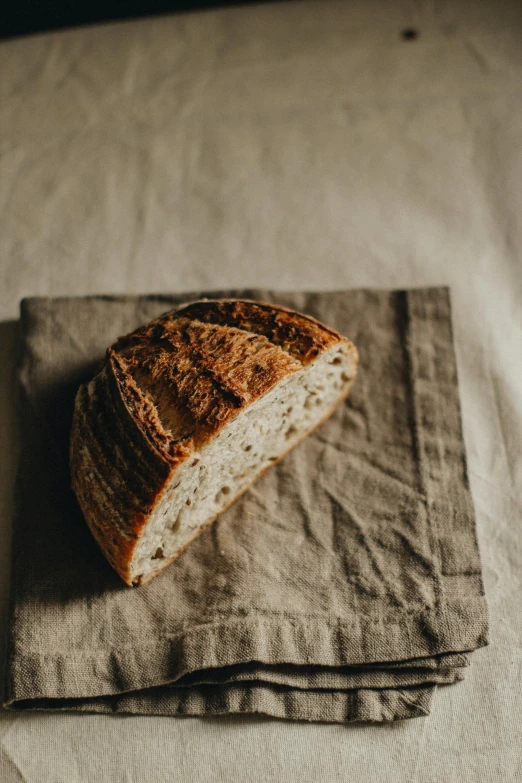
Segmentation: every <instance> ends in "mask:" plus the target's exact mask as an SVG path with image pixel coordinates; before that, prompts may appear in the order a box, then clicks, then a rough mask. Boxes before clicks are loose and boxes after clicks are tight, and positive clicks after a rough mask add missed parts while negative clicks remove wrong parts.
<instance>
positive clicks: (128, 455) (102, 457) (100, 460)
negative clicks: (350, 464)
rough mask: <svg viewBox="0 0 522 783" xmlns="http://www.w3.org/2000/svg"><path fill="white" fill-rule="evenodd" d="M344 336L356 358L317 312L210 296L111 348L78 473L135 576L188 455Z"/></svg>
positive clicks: (96, 525) (79, 438) (77, 460)
mask: <svg viewBox="0 0 522 783" xmlns="http://www.w3.org/2000/svg"><path fill="white" fill-rule="evenodd" d="M340 342H343V343H344V344H345V345H346V346H347V348H348V349H349V351H350V352H351V353H352V356H353V358H354V361H355V362H357V352H356V349H355V347H354V346H353V345H352V344H351V343H350V342H349V341H348V340H347V339H346V338H345V337H343V336H342V335H340V334H339V333H338V332H336V331H335V330H333V329H331V328H330V327H327V326H325V325H324V324H321V323H320V322H319V321H316V320H315V319H313V318H311V317H310V316H307V315H302V314H300V313H296V312H294V311H292V310H290V309H287V308H284V307H280V306H276V305H270V304H264V303H260V302H251V301H248V300H201V301H198V302H192V303H190V304H188V305H185V306H183V307H182V308H180V309H178V310H175V311H170V312H168V313H165V314H164V315H162V316H161V317H160V318H158V319H156V320H154V321H151V322H150V323H148V324H146V325H145V326H142V327H141V328H139V329H137V330H136V331H134V332H132V333H131V334H130V335H127V336H125V337H122V338H120V339H119V340H117V341H116V343H115V344H114V345H113V346H112V347H111V348H109V349H108V350H107V354H106V358H105V362H104V364H103V366H102V368H101V369H100V371H99V372H98V373H97V374H96V376H95V377H94V378H93V380H92V381H91V382H90V383H88V384H84V385H82V386H81V387H80V389H79V391H78V394H77V397H76V402H75V409H74V416H73V424H72V429H71V439H70V468H71V481H72V487H73V490H74V492H75V493H76V496H77V498H78V501H79V504H80V507H81V509H82V511H83V514H84V516H85V519H86V521H87V524H88V525H89V527H90V529H91V531H92V533H93V535H94V537H95V539H96V540H97V542H98V544H99V546H100V547H101V549H102V551H103V552H104V554H105V556H106V557H107V559H108V560H109V562H110V563H111V565H112V566H113V567H114V568H115V569H116V571H117V572H118V573H119V574H120V576H121V577H122V579H123V580H124V581H125V582H126V583H127V584H129V585H130V584H132V577H131V575H130V562H131V560H132V555H133V551H134V547H135V546H136V541H137V539H138V537H139V535H140V532H141V530H142V528H143V526H144V524H145V522H146V520H147V518H148V517H149V515H150V514H151V513H152V511H153V510H154V508H155V507H156V505H157V503H158V501H159V499H160V497H161V495H162V493H163V491H164V489H165V488H166V487H167V486H168V485H169V484H170V483H171V481H172V480H173V475H174V473H175V471H176V470H177V469H178V468H179V466H180V465H181V464H182V463H183V462H184V461H185V460H186V459H188V458H189V457H190V456H191V454H193V453H194V451H196V450H198V449H200V448H201V447H202V446H204V445H205V444H206V443H207V442H208V441H210V440H211V439H212V438H214V437H215V436H216V435H217V433H218V432H219V431H220V430H221V429H222V427H224V426H225V425H226V424H227V422H228V421H230V420H231V419H232V418H233V417H235V416H236V415H237V414H238V413H240V412H241V411H243V410H244V409H246V408H248V407H249V406H250V405H252V404H253V403H254V402H255V401H256V400H257V399H259V398H260V397H262V396H263V395H264V394H266V393H267V392H268V391H270V389H272V388H273V387H274V386H275V385H277V384H278V383H280V382H281V381H282V380H283V379H284V378H286V377H287V376H288V375H290V374H292V373H294V372H297V371H298V370H300V369H301V368H302V367H303V366H307V365H308V364H310V363H311V362H313V361H314V360H315V359H316V358H317V357H318V356H319V355H320V354H322V353H323V352H324V351H327V350H329V349H330V348H332V347H333V346H334V345H336V344H338V343H340ZM328 415H329V414H328ZM325 418H327V416H326V417H325ZM303 437H304V436H303ZM281 456H282V455H281ZM233 500H235V498H233ZM209 524H210V523H209ZM200 532H201V531H198V533H197V534H199V533H200ZM195 537H196V536H195ZM183 549H185V547H183ZM183 549H182V550H180V551H179V552H177V553H176V555H175V556H174V557H172V558H170V559H168V560H166V562H165V563H162V566H163V565H168V563H170V562H171V561H172V560H173V559H175V557H177V556H178V555H179V554H181V551H183Z"/></svg>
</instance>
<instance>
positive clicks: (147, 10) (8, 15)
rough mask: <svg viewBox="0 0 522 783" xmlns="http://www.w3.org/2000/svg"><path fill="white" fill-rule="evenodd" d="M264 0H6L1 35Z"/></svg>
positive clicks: (0, 28) (1, 17)
mask: <svg viewBox="0 0 522 783" xmlns="http://www.w3.org/2000/svg"><path fill="white" fill-rule="evenodd" d="M262 1H263V0H250V2H245V0H226V1H225V0H213V1H212V0H142V1H141V2H139V1H138V0H104V2H101V0H8V1H7V3H6V4H5V6H4V9H3V11H2V12H1V14H0V20H1V21H0V37H2V38H11V37H13V36H19V35H27V34H28V33H38V32H43V31H47V30H58V29H60V28H63V27H75V26H77V25H83V24H95V23H97V22H105V21H107V22H108V21H112V20H116V19H129V18H130V19H133V18H137V17H140V16H153V15H156V14H165V13H176V12H182V11H200V10H203V9H205V8H214V7H219V6H237V5H254V4H259V3H260V2H262ZM272 1H273V0H272Z"/></svg>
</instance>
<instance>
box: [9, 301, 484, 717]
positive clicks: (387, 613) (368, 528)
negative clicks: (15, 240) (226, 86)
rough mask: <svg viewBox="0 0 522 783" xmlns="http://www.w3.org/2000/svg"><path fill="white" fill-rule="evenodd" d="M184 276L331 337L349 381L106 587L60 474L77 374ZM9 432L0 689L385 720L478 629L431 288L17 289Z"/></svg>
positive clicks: (445, 362)
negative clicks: (38, 294) (13, 413)
mask: <svg viewBox="0 0 522 783" xmlns="http://www.w3.org/2000/svg"><path fill="white" fill-rule="evenodd" d="M199 296H209V297H216V296H218V297H220V296H231V297H243V298H249V299H258V300H262V301H267V302H277V303H279V304H283V305H286V306H289V307H292V308H294V309H296V310H300V311H303V312H306V313H309V314H311V315H313V316H315V317H316V318H318V319H319V320H322V321H324V322H326V323H328V324H329V325H331V326H333V327H334V328H335V329H337V330H339V331H340V332H341V333H343V334H345V335H346V336H348V337H349V338H350V339H351V340H353V342H354V343H355V344H356V345H357V347H358V349H359V353H360V370H359V374H358V378H357V380H356V383H355V385H354V387H353V390H352V393H351V396H350V399H349V400H348V401H347V402H346V403H345V404H343V405H342V406H341V407H340V408H339V409H338V410H337V411H336V412H335V413H334V415H333V416H332V417H331V418H330V419H329V420H328V421H327V422H326V423H324V424H323V425H322V426H321V427H320V428H319V429H318V430H317V431H316V432H315V433H313V434H312V435H311V436H309V437H308V438H307V439H306V440H305V441H304V442H303V443H301V444H300V445H299V446H298V447H296V448H295V449H294V450H293V451H292V452H290V453H289V454H288V455H287V456H286V457H285V458H284V460H282V462H281V463H280V464H278V465H276V466H275V467H274V468H272V469H271V470H270V471H268V473H266V474H265V475H264V476H263V477H262V478H261V479H260V480H259V481H258V482H256V484H255V485H254V486H253V487H252V488H251V489H250V490H249V491H248V492H247V493H246V494H245V495H243V496H242V497H241V498H240V499H239V500H238V501H237V502H236V503H234V504H233V505H232V507H231V508H230V509H229V510H228V511H226V512H225V513H224V514H223V515H222V516H221V517H220V518H219V519H218V520H217V521H216V523H215V524H214V525H212V526H211V527H210V528H209V530H208V531H206V532H205V533H204V534H203V535H202V536H201V537H200V538H199V539H198V540H196V541H195V542H193V543H192V544H191V545H190V547H188V549H187V550H186V551H185V552H184V554H183V555H182V556H181V557H180V558H179V559H178V560H177V561H175V562H174V563H173V564H172V565H171V566H169V567H168V568H167V569H165V571H164V572H162V573H161V574H160V575H159V576H158V577H157V578H156V579H154V580H153V581H152V582H151V583H150V584H147V585H144V586H141V587H139V588H137V589H129V588H128V587H126V586H125V585H124V584H123V583H122V582H121V580H120V579H119V577H118V576H117V575H116V574H115V573H114V572H113V570H112V569H111V567H110V566H109V565H108V563H107V562H106V561H105V559H104V558H103V556H102V555H101V553H100V552H99V550H98V548H97V546H96V544H95V542H94V540H93V539H92V537H91V535H90V533H89V531H88V529H87V527H86V525H85V523H84V521H83V519H82V517H81V513H80V511H79V508H78V506H77V504H76V500H75V498H74V495H73V493H72V491H71V489H70V485H69V473H68V462H67V450H68V435H69V427H70V422H71V417H72V408H73V401H74V396H75V393H76V390H77V387H78V385H79V383H80V382H81V381H83V380H85V379H88V378H89V377H91V376H92V375H93V373H94V371H95V369H96V367H97V365H98V364H99V362H100V360H101V358H102V357H103V355H104V352H105V349H106V347H107V346H108V345H109V344H111V343H112V342H113V341H114V340H115V339H116V338H117V337H118V336H120V335H123V334H125V333H126V332H129V331H131V330H133V329H134V328H136V327H137V326H138V325H140V324H142V323H145V322H146V321H148V320H150V319H152V318H154V317H156V316H158V315H159V314H160V313H162V312H164V311H166V310H168V309H170V308H171V307H174V306H175V305H176V304H179V303H181V302H183V301H187V300H190V299H195V298H198V297H199ZM21 312H22V328H23V357H22V364H21V381H22V387H23V390H24V395H23V396H24V400H25V403H24V406H23V411H24V416H23V443H22V456H21V460H20V470H19V482H18V499H17V514H16V518H15V522H14V530H13V565H12V589H11V610H10V624H9V639H8V659H7V669H6V706H8V707H9V708H11V709H17V710H24V709H67V710H88V711H95V712H128V713H140V714H163V715H177V714H187V715H188V714H190V715H208V714H224V713H236V712H244V713H253V712H259V713H264V714H268V715H272V716H277V717H280V718H288V719H302V720H323V721H332V722H345V721H353V720H372V721H385V720H386V721H388V720H396V719H401V718H409V717H415V716H418V715H426V714H428V713H429V709H430V703H431V699H432V696H433V693H434V690H435V688H436V686H437V684H444V683H451V682H455V681H456V680H459V679H462V676H463V671H464V668H465V667H466V666H467V665H468V664H469V658H470V656H469V653H470V652H471V651H472V650H474V649H475V648H477V647H480V646H482V645H485V644H487V609H486V603H485V599H484V593H483V586H482V577H481V569H480V560H479V553H478V548H477V541H476V534H475V521H474V513H473V506H472V501H471V496H470V491H469V484H468V479H467V473H466V460H465V452H464V445H463V439H462V431H461V423H460V412H459V399H458V388H457V374H456V363H455V355H454V350H453V342H452V331H451V314H450V299H449V292H448V290H447V289H445V288H433V289H420V290H410V291H391V292H389V291H373V290H353V291H344V292H334V293H331V292H330V293H281V292H272V291H266V290H242V291H220V292H215V291H214V292H210V293H206V294H201V293H198V294H192V293H191V294H183V295H181V296H135V297H111V296H109V297H102V296H98V297H83V298H58V299H52V298H33V299H26V300H24V301H23V302H22V307H21Z"/></svg>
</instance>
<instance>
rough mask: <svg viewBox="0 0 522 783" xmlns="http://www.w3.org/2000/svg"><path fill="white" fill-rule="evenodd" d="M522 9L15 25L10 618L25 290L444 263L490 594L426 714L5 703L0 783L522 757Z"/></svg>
mask: <svg viewBox="0 0 522 783" xmlns="http://www.w3.org/2000/svg"><path fill="white" fill-rule="evenodd" d="M521 15H522V14H521V10H520V6H519V4H518V3H517V2H516V1H515V0H514V1H513V2H505V3H503V2H493V0H491V1H490V2H484V3H482V4H476V3H472V2H471V0H466V1H465V2H461V3H458V4H444V5H442V4H439V3H435V2H429V3H425V4H422V5H420V4H415V3H409V2H406V0H404V1H403V2H400V1H399V0H397V1H396V2H394V3H391V4H390V3H381V2H378V0H373V1H371V2H363V1H362V0H354V1H353V2H334V1H333V0H332V2H330V1H329V0H323V2H307V1H305V0H304V1H303V2H300V1H299V0H297V1H296V2H293V3H288V4H286V3H282V4H276V5H273V6H270V5H267V6H262V7H252V8H236V9H230V10H221V11H213V12H208V13H201V14H194V15H187V16H179V17H172V18H163V19H152V20H146V21H139V22H132V23H124V24H117V25H109V26H103V27H93V28H90V29H83V30H76V31H70V32H60V33H56V34H46V35H42V36H37V37H34V38H27V39H23V40H18V41H9V42H4V43H2V44H1V45H0V74H1V77H0V107H1V108H0V112H1V114H0V132H1V135H2V139H1V144H2V147H1V151H2V155H1V158H0V162H1V166H2V169H1V174H0V186H1V191H0V194H1V196H0V197H1V205H2V206H1V209H2V226H1V230H2V257H1V274H2V279H1V283H2V284H1V286H0V318H1V319H2V323H1V324H0V338H1V340H0V347H1V357H0V366H1V367H2V374H1V394H0V401H1V405H0V413H1V419H0V436H1V438H2V457H3V461H2V471H1V479H0V481H1V483H0V488H1V494H0V519H1V524H2V533H3V535H2V546H1V549H0V565H1V566H2V567H1V568H0V573H1V585H2V610H3V614H4V616H5V606H6V592H7V584H8V567H9V529H10V518H11V514H12V486H13V477H14V471H15V467H16V460H17V450H18V436H17V432H18V431H17V425H16V418H15V395H14V392H13V389H12V386H11V383H10V380H9V375H10V372H9V370H10V367H11V365H12V361H13V357H14V355H15V352H16V345H15V342H16V339H17V331H16V325H15V323H14V319H16V318H17V315H18V303H19V300H20V298H21V297H22V296H28V295H37V294H42V295H53V296H56V295H59V294H68V295H74V294H87V293H134V292H149V291H154V292H163V291H166V292H167V291H168V292H174V291H184V290H196V289H198V288H204V289H209V288H223V287H228V286H246V285H251V286H265V287H271V288H279V289H290V288H298V287H300V288H301V289H303V290H304V289H308V290H310V289H314V288H315V289H317V290H325V289H333V288H346V287H350V286H375V287H380V288H383V287H390V288H391V287H411V286H416V285H423V286H426V285H439V284H448V285H450V286H451V289H452V301H453V309H454V329H455V344H456V351H457V361H458V369H459V381H460V391H461V399H462V412H463V425H464V436H465V441H466V447H467V453H468V462H469V472H470V479H471V488H472V492H473V496H474V501H475V506H476V511H477V524H478V536H479V544H480V547H481V552H482V558H483V566H484V578H485V585H486V592H487V597H488V603H489V608H490V615H491V645H490V647H488V648H487V649H485V650H480V651H478V652H477V653H476V655H475V657H474V664H473V667H472V668H471V669H470V673H469V676H468V677H467V678H466V680H465V681H464V682H463V683H461V684H459V685H456V686H454V687H451V688H441V689H440V692H439V694H438V699H437V702H436V705H435V708H434V711H433V713H432V715H431V716H430V717H428V718H426V719H419V720H417V721H409V722H404V723H402V724H397V725H393V726H388V727H383V726H375V727H368V726H364V727H363V726H348V727H347V726H329V725H325V724H320V723H316V724H310V725H308V724H297V723H295V724H293V723H283V722H279V721H275V720H270V719H264V718H243V717H242V718H226V719H199V718H184V719H181V718H180V719H172V718H161V717H143V716H136V717H130V718H122V717H119V716H104V715H66V714H64V715H47V714H43V713H34V714H22V715H10V714H7V713H2V714H1V715H0V779H1V780H2V781H4V780H5V781H6V783H11V781H26V782H27V783H33V781H34V783H47V782H48V781H49V783H50V781H67V783H76V781H81V783H84V781H88V782H89V783H90V781H96V782H97V783H98V782H99V781H111V783H112V781H115V782H116V783H118V782H119V781H122V782H123V781H125V783H128V782H129V781H132V783H138V782H139V781H145V780H147V781H148V780H154V781H160V780H167V779H171V778H173V777H174V776H176V777H177V778H178V779H180V780H183V781H190V782H192V781H201V780H205V781H222V780H238V781H252V782H254V781H255V783H265V782H266V783H269V782H270V783H272V781H274V782H275V781H278V783H279V781H283V780H284V781H285V782H286V781H290V782H291V783H292V782H293V781H302V782H304V783H308V781H309V782H310V783H312V782H314V783H315V781H317V780H321V781H326V783H330V781H342V780H347V779H352V780H354V781H357V782H359V781H361V783H388V782H389V781H391V782H392V783H394V781H412V783H413V782H415V783H417V781H420V783H428V782H429V783H432V782H435V781H437V782H438V781H441V782H442V781H444V783H446V781H449V782H450V783H453V782H455V783H457V781H458V783H467V782H469V783H477V782H480V781H484V782H485V783H489V781H497V780H498V781H517V780H519V779H520V778H521V777H522V757H521V750H520V749H521V747H522V730H521V723H520V714H521V713H522V687H521V686H522V682H521V680H522V677H521V672H522V664H521V661H522V655H521V650H522V620H521V612H520V589H521V574H522V525H521V516H522V456H521V454H522V448H521V445H520V444H521V443H522V388H521V376H522V372H521V370H522V367H521V358H520V357H521V356H522V308H521V305H520V302H521V297H522V261H521V256H522V222H521V221H520V215H521V214H522V189H521V188H520V182H521V181H522V146H521V144H520V139H521V133H522V90H521V77H522V19H521ZM405 27H415V28H416V29H417V30H418V31H419V33H420V35H419V37H418V38H417V39H415V40H409V41H404V40H401V37H400V31H401V29H402V28H405Z"/></svg>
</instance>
